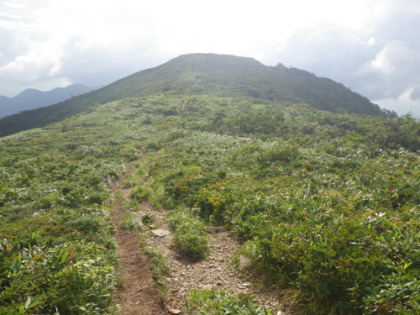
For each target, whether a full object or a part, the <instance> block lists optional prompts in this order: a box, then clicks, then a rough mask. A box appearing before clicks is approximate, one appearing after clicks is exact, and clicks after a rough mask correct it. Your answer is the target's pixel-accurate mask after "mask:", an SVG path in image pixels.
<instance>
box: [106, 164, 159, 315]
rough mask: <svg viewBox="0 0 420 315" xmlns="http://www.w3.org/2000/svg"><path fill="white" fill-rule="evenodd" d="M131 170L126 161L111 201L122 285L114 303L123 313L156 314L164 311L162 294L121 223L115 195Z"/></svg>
mask: <svg viewBox="0 0 420 315" xmlns="http://www.w3.org/2000/svg"><path fill="white" fill-rule="evenodd" d="M129 173H130V165H129V164H127V165H126V173H125V174H124V176H123V177H122V178H120V179H119V180H118V182H117V183H116V184H115V185H114V186H113V188H112V190H113V192H114V203H113V211H112V223H113V224H114V226H115V231H116V232H115V235H114V237H115V241H116V243H117V245H118V254H119V257H120V259H119V263H120V265H121V268H122V276H123V280H124V284H123V287H122V288H120V293H119V294H118V295H117V297H116V303H117V304H119V306H120V308H121V314H124V315H126V314H127V315H134V314H136V315H139V314H141V315H143V314H144V315H149V314H150V315H159V314H167V312H165V311H164V306H163V301H162V298H161V297H160V296H159V294H158V292H157V290H156V288H155V287H154V286H153V285H152V283H153V274H152V270H151V268H150V265H149V262H148V260H147V258H146V256H145V255H144V254H143V253H142V251H141V248H140V244H139V240H138V237H137V236H136V235H135V234H134V233H132V232H130V231H128V230H126V229H124V228H123V227H122V213H123V208H122V205H121V201H120V200H119V198H117V196H116V192H117V191H118V190H122V183H123V181H124V180H125V178H126V177H127V175H128V174H129Z"/></svg>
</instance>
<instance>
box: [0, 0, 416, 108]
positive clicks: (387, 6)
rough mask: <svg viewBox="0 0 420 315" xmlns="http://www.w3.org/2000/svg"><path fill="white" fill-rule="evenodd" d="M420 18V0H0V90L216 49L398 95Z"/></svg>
mask: <svg viewBox="0 0 420 315" xmlns="http://www.w3.org/2000/svg"><path fill="white" fill-rule="evenodd" d="M419 17H420V2H419V1H418V0H352V1H349V0H348V1H336V0H318V1H311V0H295V1H286V0H260V1H258V2H256V1H250V0H242V1H239V0H230V1H225V0H214V1H211V2H210V1H197V0H194V1H193V0H178V1H169V0H154V1H131V0H119V1H99V0H90V1H85V0H73V1H56V0H21V1H15V0H13V1H12V0H2V1H1V3H0V42H1V43H2V45H1V47H0V81H1V82H2V83H3V82H5V84H2V86H0V95H9V96H10V95H11V94H15V93H17V92H19V91H20V90H22V89H24V88H27V87H37V88H39V87H40V86H43V87H46V88H53V87H55V85H58V84H61V85H63V84H68V83H70V82H81V83H85V84H90V85H99V84H105V83H109V82H111V81H113V80H116V79H118V78H120V77H123V76H126V75H129V74H131V73H134V72H136V71H139V70H141V69H144V68H148V67H152V66H156V65H158V64H160V63H162V62H165V61H167V60H168V59H170V58H173V57H176V56H177V55H179V54H183V53H190V52H215V53H229V54H236V55H242V56H250V57H254V58H256V59H258V60H260V61H262V62H263V63H265V64H270V65H275V64H277V63H279V62H280V63H284V64H286V65H291V66H295V67H299V68H303V69H306V70H309V71H312V72H314V73H315V74H317V75H321V76H327V77H331V78H332V79H335V80H337V81H340V82H342V83H344V84H345V85H347V86H350V87H352V89H353V90H355V91H358V92H361V93H362V94H364V95H366V96H368V97H369V98H371V99H388V98H390V99H395V100H399V99H400V96H401V95H402V94H403V93H404V92H405V91H407V90H408V89H409V88H410V87H412V86H414V85H415V84H418V83H419V82H420V78H419V77H418V75H417V73H420V71H418V70H420V61H419V57H418V56H420V43H419V42H418V31H417V30H418V29H419V28H420V19H419ZM3 43H5V44H3ZM416 70H417V71H416ZM410 95H411V97H415V95H418V90H417V89H415V90H413V92H412V93H411V94H410Z"/></svg>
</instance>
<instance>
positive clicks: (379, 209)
mask: <svg viewBox="0 0 420 315" xmlns="http://www.w3.org/2000/svg"><path fill="white" fill-rule="evenodd" d="M171 91H172V90H168V91H167V93H166V94H160V95H150V96H144V97H135V98H128V99H123V100H119V101H114V102H111V103H107V104H104V105H94V106H92V107H90V108H89V110H87V111H85V112H83V113H80V114H79V115H76V116H73V117H70V118H68V119H66V120H64V121H62V122H60V123H55V124H52V125H49V126H47V127H45V128H42V129H33V130H29V131H25V132H21V133H19V134H16V135H12V136H8V137H4V138H1V139H0V150H1V152H2V154H1V155H0V174H1V176H0V240H1V243H0V314H3V313H4V314H14V313H15V314H19V312H20V311H21V310H23V311H25V312H27V313H28V314H54V313H56V312H58V313H60V314H69V313H71V314H83V313H89V314H102V313H107V312H112V308H113V306H112V295H113V293H114V291H115V290H116V284H117V282H118V278H119V277H118V273H117V271H116V270H117V260H116V250H115V244H114V242H113V240H112V234H113V228H112V227H110V221H109V210H110V206H111V194H110V188H109V187H110V185H111V183H112V182H113V181H115V180H116V179H117V178H118V177H119V176H121V174H122V173H123V171H124V169H123V165H124V164H125V163H126V162H127V161H135V160H137V159H139V158H140V157H141V156H142V154H143V153H142V149H144V150H145V151H147V156H146V158H145V159H144V161H143V162H142V164H141V166H140V165H139V163H138V162H135V163H133V164H136V163H137V166H138V169H137V170H136V173H135V174H134V175H133V176H132V177H128V178H127V179H126V181H125V182H124V185H125V186H126V187H132V188H133V190H132V197H133V198H134V200H135V201H133V202H142V201H143V200H145V199H147V200H148V201H149V202H150V203H152V204H153V205H154V206H157V207H159V208H165V209H167V210H172V211H170V215H169V221H170V223H171V225H172V228H174V230H175V235H177V234H178V235H177V236H176V237H174V247H175V248H177V249H178V250H179V251H180V252H181V253H183V254H184V255H185V256H186V257H188V258H191V259H193V260H194V259H201V258H203V257H205V254H206V252H207V250H208V248H207V243H206V234H205V230H204V225H203V222H207V223H209V224H212V225H224V226H226V227H228V228H229V229H230V230H231V231H232V232H233V233H235V234H236V235H237V236H238V237H239V238H240V239H241V241H242V243H243V245H242V249H241V250H242V252H243V254H245V255H247V256H248V257H250V258H251V259H252V264H250V266H249V269H250V270H249V271H250V272H251V273H252V274H253V275H255V279H258V281H261V283H263V284H265V285H267V286H271V287H275V288H276V289H278V290H286V291H289V292H290V293H291V294H290V295H291V296H296V302H297V303H299V304H300V305H302V306H303V307H304V309H305V310H306V312H307V313H314V314H325V313H343V314H362V313H364V314H369V313H379V314H381V313H382V314H383V313H394V314H398V313H416V312H419V311H420V290H419V288H420V283H419V278H420V208H419V204H420V193H419V192H420V159H419V155H418V150H419V148H420V124H419V122H418V121H417V120H416V119H414V118H412V117H410V116H403V117H400V118H385V117H380V116H376V117H372V116H357V115H350V114H348V113H344V112H343V113H340V114H338V113H331V112H327V111H320V110H317V109H314V108H313V107H311V106H309V105H304V104H289V103H282V102H279V101H276V100H275V101H272V102H271V101H266V100H261V101H258V100H256V99H255V98H249V97H246V96H237V95H232V96H226V97H225V96H214V95H205V94H196V95H193V94H182V95H181V94H176V93H173V92H171ZM226 93H227V92H226ZM233 94H234V93H233ZM142 176H143V177H144V178H145V179H147V181H145V182H143V181H142V180H141V177H142ZM122 202H123V201H122ZM125 207H127V208H130V207H133V204H131V203H130V202H127V205H125ZM128 216H129V214H128ZM129 219H130V218H129V217H128V218H127V223H129V222H130V220H129ZM150 219H151V218H146V217H145V218H142V223H143V224H144V225H145V226H147V224H149V222H150ZM192 226H193V227H194V228H191V227H192ZM128 228H130V227H129V226H128ZM178 231H179V232H178ZM156 266H158V267H157V268H161V271H159V270H158V271H157V273H158V274H163V273H164V270H165V267H164V264H163V263H161V261H160V259H159V257H157V256H156ZM159 266H160V267H159ZM194 294H196V295H197V296H196V297H194V298H193V299H192V300H190V302H189V303H190V310H191V312H196V313H197V314H200V312H208V313H211V312H212V311H213V310H217V309H228V307H230V308H232V309H234V310H239V309H242V308H243V307H248V308H250V309H251V310H256V309H258V306H256V305H254V304H253V302H251V300H249V299H248V298H244V297H238V298H232V297H227V296H226V295H225V294H224V293H220V292H207V293H194ZM216 296H220V300H222V301H226V302H220V301H218V300H219V298H217V297H216ZM201 298H202V299H205V300H206V301H209V302H208V303H207V302H206V305H208V307H209V308H208V309H203V308H202V307H204V306H203V305H202V306H200V305H199V302H194V301H199V300H200V299H201ZM238 301H239V302H238ZM219 302H220V303H219ZM206 307H207V306H206ZM249 312H251V313H250V314H253V313H252V311H249ZM255 312H257V311H255ZM258 312H261V314H264V313H263V312H264V311H263V309H260V310H259V311H258ZM222 314H223V313H222ZM245 314H247V313H245ZM256 314H259V313H256Z"/></svg>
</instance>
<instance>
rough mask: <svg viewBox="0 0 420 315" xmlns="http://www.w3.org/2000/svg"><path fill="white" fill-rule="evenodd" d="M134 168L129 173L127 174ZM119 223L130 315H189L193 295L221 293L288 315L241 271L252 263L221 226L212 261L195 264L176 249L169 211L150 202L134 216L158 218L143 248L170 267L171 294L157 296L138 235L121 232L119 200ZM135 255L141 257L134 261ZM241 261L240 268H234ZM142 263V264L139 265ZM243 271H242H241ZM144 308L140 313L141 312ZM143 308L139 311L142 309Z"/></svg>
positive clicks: (212, 230) (215, 231) (215, 232)
mask: <svg viewBox="0 0 420 315" xmlns="http://www.w3.org/2000/svg"><path fill="white" fill-rule="evenodd" d="M128 173H129V168H127V173H126V175H127V174H128ZM123 180H124V178H123V179H121V180H120V182H119V183H120V184H119V185H118V184H117V185H116V187H115V189H120V190H121V191H122V192H123V194H124V195H125V196H126V198H129V192H130V191H129V189H123V188H122V184H121V183H122V181H123ZM114 208H117V209H114V222H115V225H116V227H117V228H116V230H117V233H116V239H117V243H118V246H119V248H120V250H119V254H120V256H121V261H120V262H121V265H122V268H123V275H124V279H125V286H124V290H123V292H122V293H121V295H120V301H121V302H123V306H122V308H123V309H125V312H123V313H124V314H168V313H169V314H183V313H185V309H184V305H185V303H186V301H187V297H188V295H189V294H190V292H191V291H192V290H199V289H210V288H220V289H223V290H225V291H226V292H228V293H231V294H238V293H250V294H252V295H253V296H254V298H255V300H257V301H258V302H259V303H260V304H261V305H265V306H266V307H267V308H269V309H271V310H272V314H285V312H284V311H282V310H284V306H283V305H282V303H281V301H280V298H279V297H278V296H277V295H276V294H274V293H272V292H267V291H266V290H264V289H262V288H258V286H256V285H254V284H252V283H251V282H250V280H249V279H247V278H246V277H245V276H244V275H243V274H242V273H241V272H240V271H239V269H240V267H243V266H244V265H246V264H248V263H249V262H248V261H247V259H246V258H245V257H243V256H241V255H239V252H238V248H239V243H238V241H237V240H236V239H235V237H234V236H233V235H232V234H231V233H230V232H229V231H227V230H225V229H224V228H221V227H212V226H209V227H207V231H208V233H209V240H210V252H209V255H208V257H207V258H206V259H204V260H201V261H199V262H195V263H191V262H188V261H186V260H185V259H183V258H182V257H180V256H179V255H178V254H177V253H176V251H174V250H173V248H172V246H171V238H172V234H171V231H170V228H169V226H168V223H167V221H166V218H165V213H166V212H165V211H164V210H158V209H154V208H153V207H152V206H151V205H150V204H149V203H148V202H143V203H142V204H141V205H140V206H139V209H138V211H136V212H135V213H134V218H133V219H134V220H136V221H139V222H141V218H142V217H143V216H144V215H145V214H149V215H152V216H153V218H154V222H153V223H152V225H151V226H150V228H145V229H143V231H142V232H140V233H142V234H143V235H142V238H143V239H146V241H145V243H146V244H143V246H144V245H145V246H149V247H150V248H151V249H152V250H153V251H154V252H157V253H160V254H161V255H162V256H163V257H164V258H165V260H166V263H167V265H168V266H169V274H168V275H166V277H165V286H166V288H167V293H166V294H164V295H163V296H159V295H158V294H157V291H156V288H155V287H154V286H153V285H152V279H151V277H152V275H151V270H150V266H149V264H147V262H145V258H144V257H145V256H144V254H143V253H142V252H141V250H140V248H141V246H140V245H139V240H138V237H139V236H138V235H136V234H135V233H132V232H127V231H126V232H125V233H126V235H125V236H121V235H122V234H124V233H123V231H122V230H120V228H118V225H120V223H121V222H120V223H118V221H121V214H119V217H118V213H119V212H120V211H122V209H118V208H121V205H118V201H117V203H116V204H114ZM130 256H135V257H137V258H134V259H133V258H131V259H130V258H129V257H130ZM234 261H236V263H234ZM137 264H138V265H137ZM235 265H236V266H238V265H239V268H238V267H236V268H235ZM142 306H143V307H145V308H144V309H139V308H141V307H142ZM136 307H137V309H136Z"/></svg>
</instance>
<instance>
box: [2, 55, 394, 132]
mask: <svg viewBox="0 0 420 315" xmlns="http://www.w3.org/2000/svg"><path fill="white" fill-rule="evenodd" d="M156 93H164V94H183V93H192V94H199V95H215V96H224V97H237V96H243V97H250V98H253V99H255V100H257V101H261V100H264V101H267V102H272V101H279V102H291V103H307V104H310V105H312V106H313V107H315V108H318V109H322V110H328V111H332V112H338V111H344V112H348V113H354V114H367V115H374V116H375V115H376V116H386V115H388V114H389V113H388V112H386V111H382V110H381V109H380V108H379V107H378V106H377V105H374V104H372V103H371V102H370V101H369V100H368V99H366V98H365V97H362V96H360V95H359V94H357V93H354V92H352V91H350V90H349V89H347V88H345V87H344V86H343V85H341V84H339V83H336V82H334V81H332V80H330V79H326V78H318V77H316V76H315V75H313V74H311V73H309V72H306V71H303V70H299V69H295V68H287V67H284V66H282V65H278V66H276V67H268V66H264V65H263V64H261V63H260V62H258V61H256V60H254V59H251V58H244V57H235V56H226V55H214V54H190V55H184V56H180V57H177V58H175V59H173V60H170V61H168V62H167V63H165V64H163V65H161V66H158V67H156V68H153V69H147V70H143V71H140V72H138V73H135V74H133V75H131V76H129V77H126V78H124V79H121V80H119V81H116V82H114V83H112V84H110V85H108V86H106V87H104V88H102V89H99V90H96V91H93V92H90V93H87V94H84V95H82V96H78V97H74V98H72V99H70V100H67V101H65V102H62V103H59V104H56V105H52V106H49V107H47V108H41V109H36V110H32V111H25V112H22V113H20V114H18V115H13V116H11V117H6V118H3V119H0V136H4V135H8V134H13V133H15V132H18V131H21V130H26V129H31V128H37V127H42V126H45V125H47V124H49V123H52V122H56V121H60V120H62V119H64V118H66V117H69V116H72V115H74V114H77V113H80V112H82V111H84V110H86V109H87V108H89V107H91V106H93V105H94V104H104V103H107V102H110V101H113V100H118V99H122V98H126V97H134V96H147V95H152V94H156Z"/></svg>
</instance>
